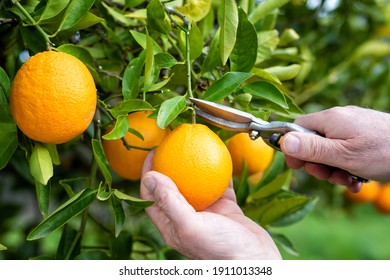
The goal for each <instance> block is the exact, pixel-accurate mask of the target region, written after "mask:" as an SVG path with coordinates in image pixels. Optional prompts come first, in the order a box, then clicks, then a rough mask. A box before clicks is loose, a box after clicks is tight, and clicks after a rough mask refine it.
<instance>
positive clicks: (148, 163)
mask: <svg viewBox="0 0 390 280" xmlns="http://www.w3.org/2000/svg"><path fill="white" fill-rule="evenodd" d="M155 153H156V151H155V150H152V151H150V152H149V153H148V155H147V156H146V158H145V160H144V165H143V167H142V174H145V173H146V172H148V171H151V170H152V165H153V159H154V154H155Z"/></svg>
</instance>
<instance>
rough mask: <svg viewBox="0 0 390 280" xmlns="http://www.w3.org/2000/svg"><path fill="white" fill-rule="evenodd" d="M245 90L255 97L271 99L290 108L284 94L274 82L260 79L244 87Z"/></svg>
mask: <svg viewBox="0 0 390 280" xmlns="http://www.w3.org/2000/svg"><path fill="white" fill-rule="evenodd" d="M243 90H244V91H245V92H248V93H250V94H252V95H253V96H255V97H259V98H263V99H266V100H269V101H271V102H273V103H275V104H277V105H279V106H280V107H282V108H285V109H288V104H287V101H286V97H285V96H284V94H283V93H282V92H281V91H280V90H279V89H278V88H277V87H276V86H274V85H273V84H271V83H268V82H264V81H259V82H254V83H251V84H249V85H247V86H245V87H244V88H243Z"/></svg>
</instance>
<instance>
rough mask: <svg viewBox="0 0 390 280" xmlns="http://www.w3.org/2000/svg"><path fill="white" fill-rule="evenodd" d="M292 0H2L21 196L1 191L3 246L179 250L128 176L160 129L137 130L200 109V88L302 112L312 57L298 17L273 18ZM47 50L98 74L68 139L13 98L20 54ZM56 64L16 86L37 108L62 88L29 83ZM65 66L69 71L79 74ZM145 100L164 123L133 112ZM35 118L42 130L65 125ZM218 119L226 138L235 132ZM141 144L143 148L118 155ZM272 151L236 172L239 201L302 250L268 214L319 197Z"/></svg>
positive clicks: (30, 251)
mask: <svg viewBox="0 0 390 280" xmlns="http://www.w3.org/2000/svg"><path fill="white" fill-rule="evenodd" d="M288 2H289V1H288V0H267V1H263V2H261V3H257V2H255V1H250V0H242V1H238V2H236V1H233V0H220V1H217V0H213V1H211V0H201V1H195V0H190V1H184V2H183V1H160V0H151V1H141V0H126V1H125V0H116V1H114V0H85V1H76V0H46V1H38V0H27V1H17V0H12V1H1V2H0V8H1V10H0V18H1V25H0V32H1V36H0V41H1V46H2V53H1V54H0V55H1V57H0V61H1V68H0V82H1V87H0V143H1V145H0V168H1V178H0V180H1V184H2V185H4V186H3V189H2V190H1V192H4V196H5V197H7V198H11V200H10V201H11V202H10V203H4V204H2V205H0V208H1V210H2V211H0V212H1V213H2V215H3V216H2V219H1V220H0V221H1V222H0V229H1V231H0V232H1V234H0V243H1V244H2V245H0V246H1V247H0V249H1V250H3V252H2V256H4V258H56V259H129V258H131V259H144V258H147V259H166V258H181V256H180V255H179V254H177V253H176V252H174V251H173V250H171V249H170V248H168V247H167V246H166V245H165V244H164V243H163V242H162V240H161V238H160V237H159V235H158V233H157V232H156V230H155V228H154V226H153V225H152V224H151V222H150V221H149V220H148V218H147V217H146V215H145V214H144V211H143V209H144V208H145V207H148V206H150V205H151V204H152V202H150V201H145V200H142V199H140V197H139V179H140V175H137V174H135V175H134V176H131V177H128V178H126V170H127V169H128V170H129V171H128V173H129V174H132V173H133V172H134V173H137V172H136V171H135V170H136V169H137V170H139V169H140V166H142V163H143V160H144V157H145V155H146V153H147V152H148V151H149V150H151V149H153V148H154V147H155V146H157V145H158V144H159V142H160V141H161V139H162V138H164V136H161V137H157V138H160V139H159V140H157V141H150V142H148V143H147V144H146V143H144V142H143V141H141V142H134V141H136V140H137V141H139V140H145V142H147V141H148V140H147V139H149V138H148V137H149V136H147V134H148V132H149V131H152V130H153V131H154V130H155V131H157V132H159V131H160V130H165V131H167V130H173V129H175V128H176V127H178V126H179V125H180V124H182V123H195V122H201V121H200V120H199V119H197V118H196V116H195V113H194V110H193V107H192V105H191V104H190V102H188V98H190V97H197V98H201V99H205V100H209V101H213V102H221V103H222V102H223V103H225V104H227V105H228V106H231V107H234V108H237V109H240V110H243V111H246V112H249V113H251V114H253V115H255V116H256V117H260V118H262V119H265V120H273V119H278V120H289V121H291V120H293V119H294V118H296V117H297V116H299V115H300V114H302V113H303V112H302V110H301V109H300V107H299V106H298V105H297V103H296V102H295V100H294V98H293V96H296V93H295V92H294V81H295V79H296V77H300V79H301V80H300V81H302V79H303V78H302V76H299V75H300V73H302V72H301V70H302V69H306V68H304V67H305V65H307V64H306V63H307V58H306V57H305V56H304V52H302V48H301V47H300V46H299V35H298V33H297V32H296V31H295V30H294V29H293V28H291V27H285V28H283V29H277V23H278V21H279V18H280V8H281V7H283V6H284V5H286V4H287V3H288ZM48 50H50V52H59V53H67V54H70V55H71V56H73V57H75V58H77V59H78V60H79V61H81V62H82V63H83V64H84V65H85V66H86V67H87V69H88V70H89V72H90V74H91V75H92V77H93V80H94V83H95V86H96V95H97V104H96V108H94V118H93V121H92V123H91V124H90V125H89V126H88V128H87V129H86V130H85V131H83V133H82V134H81V135H75V136H74V137H73V138H72V139H70V140H66V141H64V142H63V143H60V142H58V143H50V142H49V141H48V142H46V141H45V140H37V139H33V138H32V137H31V136H29V135H27V133H25V130H23V129H22V128H21V127H20V125H17V122H15V121H16V118H15V114H13V110H11V109H12V108H11V107H10V101H12V98H13V97H12V95H13V92H14V85H13V84H14V81H15V80H16V78H17V73H18V71H19V69H23V68H21V66H22V64H23V63H24V62H25V61H26V60H27V59H28V58H29V57H35V56H36V55H37V54H38V53H42V52H44V51H48ZM65 60H67V59H65ZM27 61H29V60H27ZM47 62H48V63H49V62H50V60H48V61H47ZM57 63H59V64H62V62H61V61H59V62H57ZM36 67H38V68H39V67H44V66H38V64H37V66H36ZM36 71H37V72H39V71H41V69H36ZM72 71H73V69H69V70H68V72H72ZM33 72H34V71H33ZM49 75H55V73H46V76H45V75H43V76H45V78H44V79H41V80H31V79H30V80H27V81H26V84H24V88H21V89H20V90H22V91H23V90H24V91H26V92H27V95H30V98H31V100H30V102H32V104H34V106H36V107H34V108H36V109H35V110H38V111H40V112H38V111H36V112H32V114H33V115H34V114H41V113H42V116H45V112H50V111H52V109H53V108H54V107H55V104H54V102H53V104H51V100H53V99H51V98H50V99H49V98H46V99H45V97H44V96H42V97H40V98H41V99H43V100H45V102H44V103H39V98H36V96H34V95H33V94H31V92H34V90H35V89H36V88H37V87H41V88H42V89H43V90H45V89H47V90H50V87H51V86H53V85H51V84H49V83H50V82H48V80H49V79H48V76H49ZM67 77H68V80H69V81H68V82H70V84H72V83H74V82H75V80H77V78H70V77H71V76H68V75H65V78H67ZM29 82H30V83H31V84H30V85H29ZM58 86H60V85H54V86H53V87H54V88H56V87H58ZM11 89H12V90H11ZM62 100H63V99H62ZM76 103H77V102H76ZM81 104H83V105H85V103H83V101H81ZM85 106H86V105H85ZM81 107H84V106H81ZM60 111H65V112H64V114H65V119H80V118H81V116H80V112H79V110H70V109H69V110H65V109H64V107H62V108H61V110H60ZM145 112H149V113H150V114H149V113H148V114H147V115H148V120H150V119H152V120H153V122H154V123H152V124H148V121H145V120H142V121H139V123H140V124H139V125H137V124H136V123H137V121H135V120H132V118H133V117H134V115H135V114H137V113H145ZM46 116H47V120H46V121H47V122H48V123H49V122H53V121H54V123H55V127H59V128H60V129H64V127H63V125H64V122H62V121H60V120H59V119H56V118H54V119H53V118H52V117H51V114H46ZM23 121H24V122H27V120H25V119H23V118H22V122H23ZM32 125H34V124H31V126H32ZM27 127H29V125H28V123H27ZM152 127H153V128H152ZM39 129H41V130H42V131H41V134H56V132H55V130H53V131H48V130H47V129H44V127H40V128H39V127H38V128H37V130H39ZM210 129H212V130H213V131H214V133H216V134H217V135H218V136H219V138H221V139H222V141H225V142H227V141H229V139H230V138H231V137H232V136H233V133H232V132H228V131H225V130H221V129H218V128H215V127H212V126H210ZM164 133H165V132H164ZM150 137H151V136H150ZM248 137H249V136H248ZM113 143H116V146H114V145H113ZM118 143H119V145H118ZM144 144H145V145H144ZM111 145H112V146H111ZM172 149H174V148H172ZM136 151H138V152H140V151H142V155H140V154H138V155H137V156H134V157H132V156H130V154H129V156H128V158H125V159H123V158H122V159H120V157H119V154H125V153H126V152H129V153H130V152H131V153H135V152H136ZM200 153H201V150H200ZM269 154H270V153H269V152H267V155H266V156H264V157H265V159H264V160H265V161H267V162H268V163H267V164H266V166H265V167H264V170H259V172H258V173H261V174H260V175H259V177H258V178H257V180H255V181H251V180H249V179H250V176H249V175H252V174H249V172H248V171H249V168H247V163H246V162H245V161H244V162H242V168H241V171H240V172H239V173H236V174H235V175H234V188H235V191H236V195H237V201H238V203H239V205H240V206H241V207H242V209H243V211H244V212H245V214H246V215H247V216H249V217H250V218H252V219H253V220H254V221H256V222H258V223H259V224H260V225H261V226H263V227H264V228H266V229H267V230H269V232H270V233H271V236H272V237H273V238H274V240H275V241H276V242H277V244H279V245H280V246H281V247H283V248H285V249H286V250H287V251H288V252H290V253H295V250H294V248H293V246H292V244H291V243H290V242H289V240H288V238H287V237H286V236H283V235H279V234H276V233H273V232H272V228H273V227H277V226H286V225H289V224H292V223H295V222H297V221H299V220H300V219H302V218H303V217H304V216H305V215H306V214H307V213H308V212H309V211H310V210H311V208H312V207H313V205H314V204H315V202H316V199H315V198H314V197H308V196H305V195H302V194H299V193H296V192H294V191H292V190H290V183H291V180H292V178H293V176H292V171H291V170H289V169H288V168H287V167H286V166H285V162H284V157H283V154H282V153H280V152H277V151H275V152H274V153H272V154H271V156H270V155H269ZM200 156H202V155H200ZM253 157H259V158H261V157H262V154H253ZM271 160H272V161H271ZM221 166H222V167H223V166H225V165H224V164H221ZM222 167H221V168H222ZM171 171H172V172H175V166H172V167H171ZM138 172H139V171H138ZM194 172H196V170H194ZM210 172H212V171H210ZM19 211H20V212H19Z"/></svg>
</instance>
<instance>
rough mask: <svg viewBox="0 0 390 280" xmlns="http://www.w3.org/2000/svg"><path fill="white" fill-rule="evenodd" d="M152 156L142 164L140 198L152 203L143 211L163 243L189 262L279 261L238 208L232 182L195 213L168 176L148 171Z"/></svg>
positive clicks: (270, 244)
mask: <svg viewBox="0 0 390 280" xmlns="http://www.w3.org/2000/svg"><path fill="white" fill-rule="evenodd" d="M153 156H154V152H151V153H149V155H148V157H147V158H146V160H145V162H144V168H143V176H142V180H141V197H142V198H143V199H147V200H151V201H154V202H155V203H154V205H152V206H151V207H148V208H146V209H145V210H146V213H147V214H148V216H149V217H150V219H151V220H152V222H153V223H154V224H155V225H156V227H157V228H158V230H159V231H160V234H161V236H162V238H163V239H164V242H165V243H166V244H168V245H169V246H170V247H172V248H174V249H175V250H177V251H178V252H180V253H182V254H183V255H184V256H186V257H188V258H190V259H280V258H281V256H280V253H279V251H278V249H277V247H276V245H275V243H274V241H273V240H272V238H271V237H270V236H269V234H268V233H267V232H266V231H265V230H264V229H263V228H261V227H260V226H259V225H258V224H256V223H255V222H253V221H252V220H251V219H249V218H247V217H246V216H245V215H244V214H243V212H242V211H241V209H240V207H239V206H238V205H237V202H236V196H235V193H234V191H233V188H232V183H230V185H229V187H228V188H227V190H226V192H225V193H224V194H223V196H222V197H221V198H220V199H219V200H217V201H216V202H215V203H214V204H213V205H211V206H210V207H208V208H207V209H205V210H203V211H198V212H196V211H195V210H194V209H193V208H192V206H190V205H189V204H188V203H187V201H186V200H185V198H184V197H183V196H182V195H181V194H180V192H179V191H178V189H177V186H176V185H175V183H174V182H173V181H172V180H171V179H170V178H169V177H167V176H165V175H163V174H161V173H158V172H155V171H151V166H152V160H153ZM233 248H234V249H233Z"/></svg>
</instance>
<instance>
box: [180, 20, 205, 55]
mask: <svg viewBox="0 0 390 280" xmlns="http://www.w3.org/2000/svg"><path fill="white" fill-rule="evenodd" d="M186 36H188V35H187V33H186V32H184V31H182V32H180V40H179V46H180V49H181V50H182V52H183V53H185V52H186V43H187V40H186ZM189 36H190V37H189V48H190V59H191V60H193V59H195V58H197V57H199V56H200V55H201V54H202V51H203V36H202V33H200V30H199V28H198V26H197V25H196V24H195V23H193V24H192V25H191V29H190V32H189Z"/></svg>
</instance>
